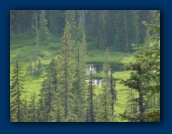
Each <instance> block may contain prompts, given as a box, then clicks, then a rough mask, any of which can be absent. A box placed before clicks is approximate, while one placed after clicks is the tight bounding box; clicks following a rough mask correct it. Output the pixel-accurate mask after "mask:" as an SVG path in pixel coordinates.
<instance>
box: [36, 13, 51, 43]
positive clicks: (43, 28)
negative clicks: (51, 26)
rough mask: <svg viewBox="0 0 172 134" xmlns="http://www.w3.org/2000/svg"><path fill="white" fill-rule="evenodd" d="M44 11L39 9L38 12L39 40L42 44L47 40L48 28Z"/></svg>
mask: <svg viewBox="0 0 172 134" xmlns="http://www.w3.org/2000/svg"><path fill="white" fill-rule="evenodd" d="M45 16H46V11H45V10H41V13H40V28H39V40H40V42H41V44H42V45H47V44H48V41H49V36H50V33H49V30H48V27H47V19H46V17H45Z"/></svg>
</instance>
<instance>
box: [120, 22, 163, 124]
mask: <svg viewBox="0 0 172 134" xmlns="http://www.w3.org/2000/svg"><path fill="white" fill-rule="evenodd" d="M148 26H150V28H151V29H152V30H153V31H154V32H155V34H153V36H152V37H150V38H151V42H152V41H153V42H154V41H155V42H156V43H155V44H153V45H152V43H151V42H146V43H147V44H146V45H145V46H143V47H139V48H137V52H136V54H135V61H134V62H132V63H130V64H129V65H128V66H127V67H126V69H128V70H132V73H131V76H130V79H128V80H125V81H123V83H124V85H126V86H128V87H129V88H132V89H135V90H136V91H137V93H138V95H139V97H138V98H134V99H133V101H135V102H137V104H138V106H139V115H137V116H136V119H137V120H138V121H140V122H144V121H146V120H145V111H146V110H147V109H148V108H147V104H146V103H147V100H146V95H147V94H148V93H149V92H152V93H159V91H160V42H159V40H160V37H159V31H160V26H159V25H152V24H148ZM154 83H155V84H154ZM148 115H149V114H148ZM156 118H157V117H156Z"/></svg>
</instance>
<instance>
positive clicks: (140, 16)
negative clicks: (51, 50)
mask: <svg viewBox="0 0 172 134" xmlns="http://www.w3.org/2000/svg"><path fill="white" fill-rule="evenodd" d="M35 12H36V13H37V14H38V22H39V23H38V27H40V32H39V34H40V41H41V42H40V43H41V44H47V40H48V39H49V36H47V35H48V34H49V31H50V34H51V35H54V36H61V37H62V35H63V29H64V27H65V22H66V20H67V21H69V22H70V23H71V25H72V36H74V35H75V34H76V31H77V30H76V27H77V26H78V23H79V21H80V19H82V22H83V27H84V28H85V30H86V36H87V42H89V45H91V47H95V48H98V49H104V48H106V47H109V48H111V49H113V50H115V51H124V52H125V51H127V52H128V51H132V46H131V45H132V44H133V43H134V44H142V43H144V39H145V37H146V36H147V33H146V31H147V27H145V25H144V24H143V23H142V22H144V21H145V22H147V23H154V22H152V21H153V20H155V16H156V14H157V13H158V11H155V10H46V11H37V10H11V11H10V30H11V32H10V33H11V37H14V35H15V34H21V33H22V34H23V33H27V34H28V35H30V36H33V35H34V32H33V28H32V26H33V23H34V22H33V16H34V14H35ZM66 16H67V17H66ZM44 26H47V27H44Z"/></svg>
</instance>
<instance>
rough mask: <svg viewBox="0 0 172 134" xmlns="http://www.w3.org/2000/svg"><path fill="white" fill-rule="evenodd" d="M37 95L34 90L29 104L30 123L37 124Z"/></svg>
mask: <svg viewBox="0 0 172 134" xmlns="http://www.w3.org/2000/svg"><path fill="white" fill-rule="evenodd" d="M36 98H37V95H36V92H35V90H34V89H33V91H32V93H31V96H30V102H29V107H28V108H29V121H30V122H37V118H38V115H37V113H38V108H37V107H38V104H37V100H36Z"/></svg>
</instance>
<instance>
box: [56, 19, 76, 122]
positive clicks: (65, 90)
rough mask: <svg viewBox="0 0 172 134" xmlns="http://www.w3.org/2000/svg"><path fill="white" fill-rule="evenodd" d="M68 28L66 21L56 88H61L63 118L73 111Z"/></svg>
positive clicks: (72, 70) (70, 47)
mask: <svg viewBox="0 0 172 134" xmlns="http://www.w3.org/2000/svg"><path fill="white" fill-rule="evenodd" d="M70 30H71V26H70V24H69V23H68V22H67V23H66V26H65V29H64V35H63V37H62V46H61V52H60V56H59V64H58V80H59V84H58V89H61V90H62V96H63V97H62V98H63V106H64V113H65V114H64V117H65V119H66V118H67V117H68V115H69V114H72V113H73V94H72V85H73V81H74V79H73V73H74V64H73V61H72V44H71V33H70Z"/></svg>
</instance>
